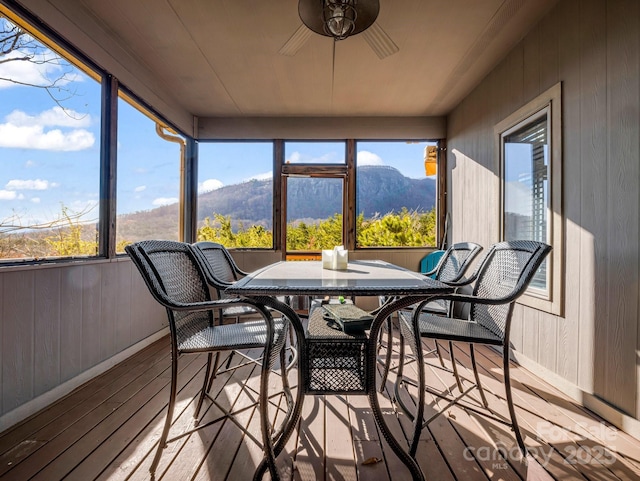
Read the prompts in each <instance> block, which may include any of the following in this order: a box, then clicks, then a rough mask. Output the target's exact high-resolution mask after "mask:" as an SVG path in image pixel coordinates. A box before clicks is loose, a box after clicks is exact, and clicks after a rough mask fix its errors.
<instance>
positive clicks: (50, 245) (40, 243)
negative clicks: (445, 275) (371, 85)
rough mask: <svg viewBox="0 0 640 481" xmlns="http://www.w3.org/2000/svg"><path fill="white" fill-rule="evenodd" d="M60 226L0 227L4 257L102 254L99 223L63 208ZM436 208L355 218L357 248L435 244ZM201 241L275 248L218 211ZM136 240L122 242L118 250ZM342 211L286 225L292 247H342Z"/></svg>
mask: <svg viewBox="0 0 640 481" xmlns="http://www.w3.org/2000/svg"><path fill="white" fill-rule="evenodd" d="M61 220H62V222H61V224H60V225H58V226H57V227H55V228H50V229H45V230H39V231H24V230H22V231H18V232H11V231H9V232H7V231H5V232H1V231H0V258H3V259H28V258H31V259H41V258H55V257H75V256H78V257H79V256H95V255H97V254H98V240H97V230H96V226H95V225H93V224H92V225H87V224H81V223H80V222H79V221H78V220H77V217H76V216H74V215H72V214H71V213H70V212H69V210H68V209H67V208H65V207H63V208H62V216H61ZM435 227H436V218H435V209H432V210H431V211H429V212H426V213H424V212H417V211H409V210H407V209H403V210H402V211H401V212H399V213H388V214H385V215H382V216H375V217H373V218H369V219H365V218H364V215H363V214H360V215H359V216H358V217H357V219H356V233H357V241H356V242H357V247H419V246H433V245H435ZM197 239H198V240H199V241H204V240H207V241H213V242H218V243H220V244H223V245H224V246H226V247H229V248H265V249H270V248H272V247H273V234H272V232H271V231H270V230H266V229H265V228H264V227H262V226H260V225H250V226H248V227H245V226H244V225H242V224H240V225H239V226H238V227H237V228H236V229H235V230H234V229H233V227H232V220H231V217H230V216H223V215H221V214H216V213H214V214H213V215H212V217H207V218H205V220H204V223H203V225H202V227H200V228H199V229H198V231H197ZM131 242H132V240H120V241H119V242H118V245H117V246H116V249H117V252H123V251H124V246H125V245H127V244H129V243H131ZM342 243H343V241H342V215H341V214H336V215H334V216H333V217H329V218H327V219H324V220H322V221H319V222H317V223H307V222H302V221H298V222H295V223H290V224H289V225H287V250H288V251H320V250H322V249H332V248H333V247H334V246H336V245H341V244H342Z"/></svg>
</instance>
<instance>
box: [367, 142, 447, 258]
mask: <svg viewBox="0 0 640 481" xmlns="http://www.w3.org/2000/svg"><path fill="white" fill-rule="evenodd" d="M436 149H437V144H436V143H435V142H398V141H385V142H373V141H371V142H357V151H358V153H357V159H356V166H357V174H356V184H357V185H356V209H357V218H356V237H357V238H356V247H426V246H429V247H431V246H435V245H436V203H437V188H436V187H437V180H436V179H437V176H436V175H431V174H432V172H431V171H429V172H427V170H426V168H427V167H426V165H427V163H426V161H427V160H428V161H429V162H432V161H436V156H435V153H436V152H437V150H436ZM431 153H432V154H433V156H432V157H430V156H429V154H431ZM427 174H430V175H427Z"/></svg>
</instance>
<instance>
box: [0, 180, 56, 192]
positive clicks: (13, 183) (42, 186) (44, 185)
mask: <svg viewBox="0 0 640 481" xmlns="http://www.w3.org/2000/svg"><path fill="white" fill-rule="evenodd" d="M52 187H58V184H57V183H55V182H49V181H48V180H42V179H29V180H20V179H12V180H10V181H9V182H7V185H5V189H7V190H47V189H50V188H52Z"/></svg>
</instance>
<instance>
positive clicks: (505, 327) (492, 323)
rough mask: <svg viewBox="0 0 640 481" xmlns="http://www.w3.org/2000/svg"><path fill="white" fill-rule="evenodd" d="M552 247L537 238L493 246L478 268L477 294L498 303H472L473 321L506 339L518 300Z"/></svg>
mask: <svg viewBox="0 0 640 481" xmlns="http://www.w3.org/2000/svg"><path fill="white" fill-rule="evenodd" d="M549 252H551V246H549V245H547V244H544V243H543V242H535V241H525V240H517V241H506V242H500V243H497V244H494V245H492V246H491V248H490V249H489V252H488V253H487V255H486V256H485V258H484V260H483V261H482V264H481V265H480V267H479V269H478V277H477V279H476V281H475V285H474V288H473V295H474V296H477V297H481V298H484V299H491V300H493V301H494V302H496V304H480V303H472V304H471V306H470V310H469V320H471V321H475V322H477V323H478V324H481V325H482V326H484V327H486V328H487V329H489V330H490V331H491V332H493V333H494V334H496V335H497V336H500V337H502V338H503V339H505V338H506V334H507V333H508V332H509V323H510V321H511V312H512V311H513V304H514V303H515V301H516V299H517V298H518V297H520V295H522V294H523V293H524V291H525V290H526V289H527V287H528V285H529V283H530V282H531V279H532V278H533V276H534V274H535V273H536V271H537V270H538V267H540V264H542V261H543V260H544V259H545V257H546V256H547V254H549Z"/></svg>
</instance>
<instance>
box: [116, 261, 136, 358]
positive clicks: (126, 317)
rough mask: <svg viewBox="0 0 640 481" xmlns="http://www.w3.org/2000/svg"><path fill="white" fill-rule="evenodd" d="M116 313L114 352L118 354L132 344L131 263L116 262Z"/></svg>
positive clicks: (132, 267)
mask: <svg viewBox="0 0 640 481" xmlns="http://www.w3.org/2000/svg"><path fill="white" fill-rule="evenodd" d="M117 266H118V275H117V286H116V288H117V298H118V309H117V311H116V318H115V323H116V339H115V341H116V345H115V349H116V352H120V351H122V350H124V349H125V348H127V347H128V346H130V345H131V344H132V337H131V306H132V296H133V292H132V289H131V275H132V271H133V269H135V268H134V266H133V263H132V262H118V263H117Z"/></svg>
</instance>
